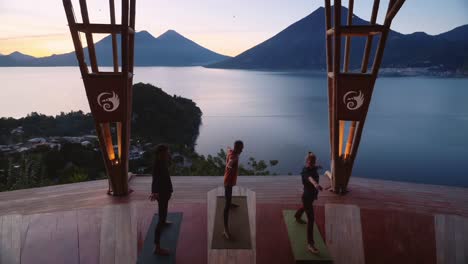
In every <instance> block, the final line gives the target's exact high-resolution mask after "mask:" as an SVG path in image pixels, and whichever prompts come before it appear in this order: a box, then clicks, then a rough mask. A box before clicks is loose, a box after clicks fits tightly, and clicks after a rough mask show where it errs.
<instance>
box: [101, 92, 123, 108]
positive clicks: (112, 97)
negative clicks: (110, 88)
mask: <svg viewBox="0 0 468 264" xmlns="http://www.w3.org/2000/svg"><path fill="white" fill-rule="evenodd" d="M97 102H98V105H99V106H100V107H102V109H104V111H106V112H113V111H115V110H116V109H117V107H119V104H120V100H119V96H118V95H117V94H116V93H115V92H112V94H111V93H106V92H104V93H100V94H99V95H98V97H97Z"/></svg>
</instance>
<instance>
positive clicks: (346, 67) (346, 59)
mask: <svg viewBox="0 0 468 264" xmlns="http://www.w3.org/2000/svg"><path fill="white" fill-rule="evenodd" d="M353 9H354V0H349V6H348V27H349V26H351V25H352V23H353ZM350 48H351V37H350V36H349V35H347V36H346V38H345V54H344V62H343V72H348V71H349V55H350V54H349V49H350ZM340 152H341V151H340Z"/></svg>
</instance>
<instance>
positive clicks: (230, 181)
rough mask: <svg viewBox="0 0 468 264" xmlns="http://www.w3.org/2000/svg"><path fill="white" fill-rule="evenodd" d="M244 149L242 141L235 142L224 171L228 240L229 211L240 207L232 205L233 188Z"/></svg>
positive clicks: (228, 237) (225, 226) (229, 151)
mask: <svg viewBox="0 0 468 264" xmlns="http://www.w3.org/2000/svg"><path fill="white" fill-rule="evenodd" d="M243 149H244V143H243V142H242V141H240V140H236V142H234V149H230V148H228V154H227V157H226V168H225V170H224V197H225V204H224V232H223V235H224V237H225V238H226V239H231V233H230V232H229V209H231V208H235V207H238V205H236V204H233V203H232V187H233V186H235V185H236V182H237V175H238V168H239V155H240V154H241V153H242V150H243Z"/></svg>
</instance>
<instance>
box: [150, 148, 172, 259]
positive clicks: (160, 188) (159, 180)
mask: <svg viewBox="0 0 468 264" xmlns="http://www.w3.org/2000/svg"><path fill="white" fill-rule="evenodd" d="M170 162H171V154H170V152H169V147H168V146H167V145H164V144H160V145H158V146H157V147H156V150H155V159H154V164H153V182H152V184H151V195H150V197H149V199H150V200H151V201H154V200H157V201H158V216H159V221H158V225H157V226H156V229H155V230H154V251H153V253H154V254H156V255H162V256H167V255H169V254H170V251H169V250H168V249H165V248H162V247H161V232H162V229H163V228H164V227H165V226H167V225H170V224H171V222H168V221H166V218H167V207H168V204H169V199H171V195H172V192H173V189H172V181H171V177H170V175H169V165H170Z"/></svg>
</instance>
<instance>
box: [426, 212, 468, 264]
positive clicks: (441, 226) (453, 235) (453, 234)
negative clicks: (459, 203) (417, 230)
mask: <svg viewBox="0 0 468 264" xmlns="http://www.w3.org/2000/svg"><path fill="white" fill-rule="evenodd" d="M434 221H435V225H434V227H435V233H436V247H437V263H439V264H442V263H454V264H455V263H456V264H458V263H460V264H465V263H468V219H467V218H465V217H461V216H457V215H435V217H434Z"/></svg>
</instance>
